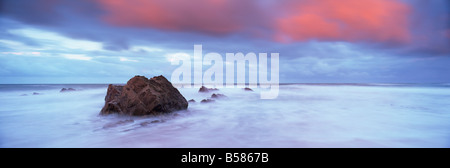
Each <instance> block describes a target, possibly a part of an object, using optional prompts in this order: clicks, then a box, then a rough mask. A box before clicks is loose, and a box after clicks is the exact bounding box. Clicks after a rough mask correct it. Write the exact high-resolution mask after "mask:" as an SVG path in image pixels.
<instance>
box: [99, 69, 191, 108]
mask: <svg viewBox="0 0 450 168" xmlns="http://www.w3.org/2000/svg"><path fill="white" fill-rule="evenodd" d="M187 107H188V102H187V101H186V99H185V98H184V97H183V95H181V93H180V92H179V91H178V90H177V89H176V88H175V87H173V86H172V83H170V82H169V81H168V80H167V79H166V78H165V77H164V76H156V77H153V78H151V79H147V78H146V77H144V76H135V77H133V78H131V79H130V80H129V81H128V82H127V84H126V85H125V86H120V85H109V86H108V92H107V93H106V96H105V106H104V107H103V108H102V111H101V112H100V114H112V113H119V114H126V115H147V114H158V113H168V112H172V111H176V110H184V109H187Z"/></svg>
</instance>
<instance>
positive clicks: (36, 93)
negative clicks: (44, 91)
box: [33, 92, 41, 95]
mask: <svg viewBox="0 0 450 168" xmlns="http://www.w3.org/2000/svg"><path fill="white" fill-rule="evenodd" d="M33 95H41V93H38V92H33Z"/></svg>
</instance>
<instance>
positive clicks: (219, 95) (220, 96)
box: [211, 93, 227, 99]
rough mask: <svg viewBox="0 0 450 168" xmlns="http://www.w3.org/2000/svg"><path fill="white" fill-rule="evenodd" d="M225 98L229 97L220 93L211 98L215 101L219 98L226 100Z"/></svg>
mask: <svg viewBox="0 0 450 168" xmlns="http://www.w3.org/2000/svg"><path fill="white" fill-rule="evenodd" d="M224 97H227V96H225V95H224V94H220V93H217V94H216V93H213V94H212V95H211V98H214V99H217V98H224Z"/></svg>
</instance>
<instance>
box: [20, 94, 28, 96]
mask: <svg viewBox="0 0 450 168" xmlns="http://www.w3.org/2000/svg"><path fill="white" fill-rule="evenodd" d="M20 96H28V95H27V94H21V95H20Z"/></svg>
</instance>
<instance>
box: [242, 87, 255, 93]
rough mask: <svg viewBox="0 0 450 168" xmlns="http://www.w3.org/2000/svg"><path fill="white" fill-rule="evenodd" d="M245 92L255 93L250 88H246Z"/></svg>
mask: <svg viewBox="0 0 450 168" xmlns="http://www.w3.org/2000/svg"><path fill="white" fill-rule="evenodd" d="M244 90H245V91H251V92H253V90H252V89H250V88H248V87H246V88H244Z"/></svg>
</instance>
